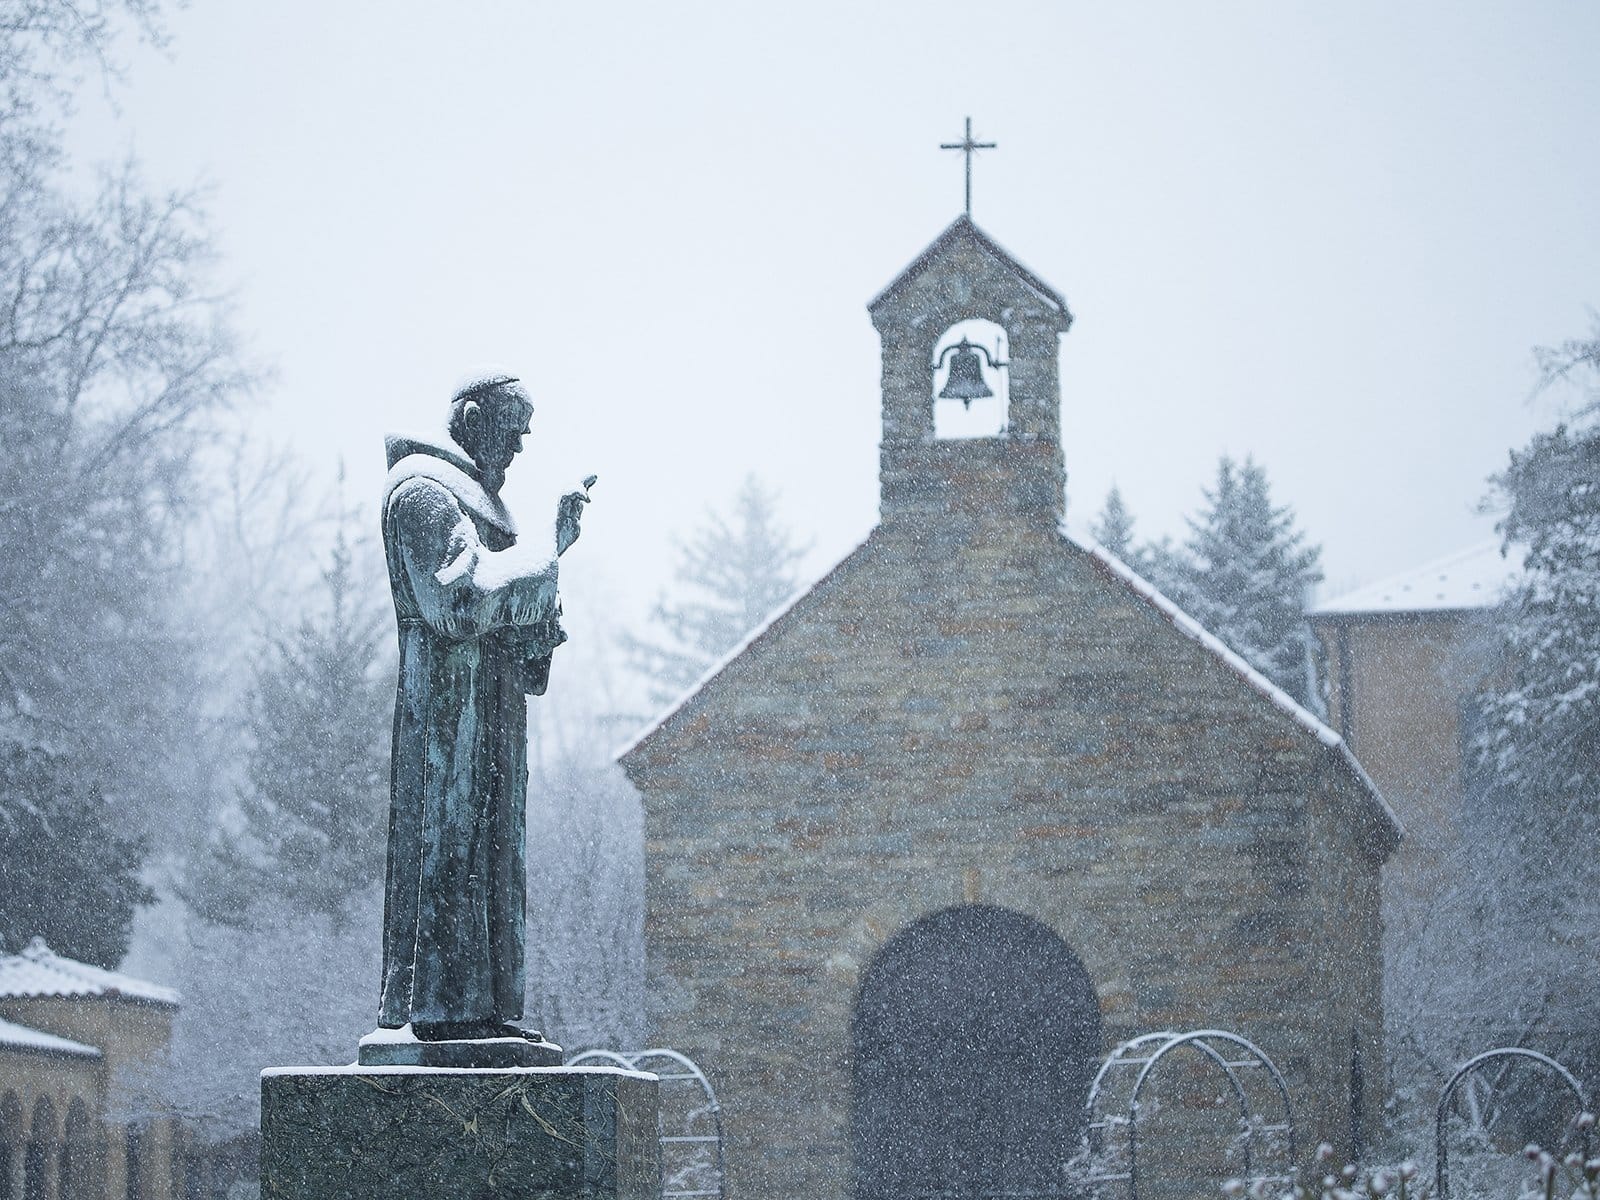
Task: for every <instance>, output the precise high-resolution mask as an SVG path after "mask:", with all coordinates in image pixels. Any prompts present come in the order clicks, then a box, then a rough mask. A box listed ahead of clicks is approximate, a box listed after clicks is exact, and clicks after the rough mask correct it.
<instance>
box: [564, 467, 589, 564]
mask: <svg viewBox="0 0 1600 1200" xmlns="http://www.w3.org/2000/svg"><path fill="white" fill-rule="evenodd" d="M596 478H597V477H596V476H594V475H590V476H589V477H588V478H586V479H585V480H584V481H583V486H582V487H581V488H579V489H578V490H577V491H575V492H568V493H567V494H566V495H565V496H563V497H561V500H560V501H559V503H557V505H556V553H557V554H565V553H566V552H567V547H568V546H570V545H572V543H573V542H575V541H577V540H578V535H579V534H580V533H582V532H583V528H582V526H581V525H580V524H579V522H581V521H582V519H583V506H584V505H585V504H587V503H589V489H590V488H592V487H593V486H594V484H595V479H596Z"/></svg>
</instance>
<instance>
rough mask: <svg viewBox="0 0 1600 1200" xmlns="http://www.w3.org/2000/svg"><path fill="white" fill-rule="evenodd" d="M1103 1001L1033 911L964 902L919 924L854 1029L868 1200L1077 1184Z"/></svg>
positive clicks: (876, 969)
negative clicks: (1075, 1166) (1076, 1162)
mask: <svg viewBox="0 0 1600 1200" xmlns="http://www.w3.org/2000/svg"><path fill="white" fill-rule="evenodd" d="M1100 1045H1101V1043H1100V1006H1099V1001H1098V999H1097V997H1096V994H1095V990H1094V986H1093V984H1092V983H1091V982H1090V979H1089V974H1088V972H1087V971H1086V970H1085V969H1084V966H1083V963H1082V962H1081V961H1080V960H1079V958H1078V956H1077V955H1076V954H1074V953H1073V952H1072V949H1071V948H1070V947H1069V946H1068V945H1067V944H1066V943H1065V942H1064V941H1062V940H1061V938H1059V937H1058V936H1056V934H1055V933H1054V931H1052V930H1051V929H1050V928H1049V927H1048V926H1046V925H1044V924H1043V923H1041V922H1039V921H1036V920H1034V919H1033V918H1032V917H1028V916H1024V915H1022V914H1021V913H1016V912H1012V911H1010V910H1008V909H1003V908H997V907H993V906H991V905H982V904H975V905H963V906H961V907H957V908H950V909H945V910H944V911H942V912H938V913H934V914H933V915H932V916H929V917H925V918H923V919H922V920H920V921H917V922H916V923H914V924H912V925H910V926H908V927H907V928H906V929H904V930H903V931H901V933H899V934H898V935H897V936H895V937H894V938H893V939H892V940H891V941H890V942H889V943H888V944H887V945H885V946H884V947H883V949H882V950H881V951H879V953H878V954H877V956H876V957H875V958H874V959H873V961H872V963H871V964H870V966H869V967H868V969H867V971H866V973H865V974H864V976H863V977H862V982H861V988H860V992H859V994H858V996H857V1000H856V1008H855V1014H854V1018H853V1020H852V1023H851V1048H852V1055H851V1063H852V1074H853V1080H852V1090H851V1106H850V1139H851V1154H852V1159H853V1164H854V1195H855V1197H856V1200H905V1198H906V1197H913V1196H931V1195H951V1196H984V1195H996V1194H1007V1193H1009V1194H1017V1193H1022V1194H1031V1195H1034V1196H1040V1195H1044V1196H1053V1195H1068V1194H1072V1191H1073V1189H1072V1182H1071V1176H1070V1168H1069V1164H1070V1163H1071V1161H1072V1159H1073V1158H1074V1157H1075V1156H1076V1155H1077V1153H1078V1151H1079V1149H1080V1147H1081V1145H1082V1142H1083V1134H1084V1125H1085V1120H1084V1115H1083V1114H1084V1098H1085V1096H1086V1094H1087V1092H1088V1086H1089V1081H1090V1079H1091V1078H1092V1076H1093V1074H1094V1071H1095V1068H1096V1066H1097V1065H1098V1064H1099V1059H1100Z"/></svg>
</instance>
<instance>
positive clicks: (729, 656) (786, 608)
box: [611, 530, 877, 762]
mask: <svg viewBox="0 0 1600 1200" xmlns="http://www.w3.org/2000/svg"><path fill="white" fill-rule="evenodd" d="M875 532H877V531H876V530H873V533H875ZM871 540H872V533H868V534H867V536H866V537H864V538H862V539H861V540H860V541H859V542H857V543H856V544H855V545H854V546H851V547H850V550H849V552H848V553H847V554H845V555H844V557H842V558H841V559H839V561H838V562H836V563H834V564H833V566H831V567H829V568H828V569H827V570H826V571H824V572H823V573H822V575H821V576H819V577H818V578H817V579H815V580H813V581H812V582H810V583H803V584H801V585H800V586H799V587H798V588H796V589H795V590H794V592H793V594H791V595H790V597H789V598H788V599H787V600H785V601H784V602H783V603H782V604H780V605H778V607H777V608H775V609H773V610H772V612H771V613H769V614H768V615H767V617H766V619H765V620H763V621H762V622H761V623H760V624H759V625H757V626H756V627H755V628H754V629H752V630H751V631H750V632H749V633H747V634H745V635H744V637H742V638H740V639H739V641H738V644H737V645H735V646H734V647H733V649H731V650H729V651H728V652H727V653H726V654H724V655H723V656H722V657H721V658H719V659H717V661H716V662H714V663H712V664H711V665H710V666H709V667H707V668H706V669H705V672H704V673H703V674H702V675H701V676H700V678H699V679H696V680H695V681H694V682H693V683H691V684H690V685H689V686H688V687H687V688H685V689H684V691H683V693H682V694H681V695H679V696H678V698H677V699H676V700H674V701H672V702H671V703H670V704H668V705H667V706H666V708H664V709H662V710H661V713H660V715H659V716H657V717H656V719H655V720H653V721H650V722H649V723H648V724H646V725H645V727H644V728H643V729H641V730H640V731H639V732H638V733H636V734H634V735H633V737H631V738H629V739H628V741H627V742H626V743H624V744H623V745H622V746H620V747H618V748H617V750H616V752H615V753H613V754H612V755H611V761H612V762H621V761H622V760H623V759H624V758H626V757H628V755H630V754H632V753H633V752H634V751H635V750H637V749H638V748H639V747H640V746H642V745H643V744H644V743H645V742H647V741H649V740H650V738H652V737H654V736H655V734H656V733H657V732H658V731H659V730H660V729H661V727H662V726H663V725H665V724H666V723H667V722H668V721H670V720H672V718H673V717H675V716H677V715H678V712H679V710H681V709H683V708H687V707H688V705H689V702H690V701H691V700H693V699H694V698H695V697H696V696H698V695H699V694H700V693H701V691H703V690H704V689H705V686H706V685H707V684H708V683H710V682H711V681H712V680H713V679H715V678H716V677H717V676H718V675H721V674H722V672H723V671H725V670H726V669H727V667H728V664H730V663H731V662H733V660H734V659H736V658H738V657H739V656H740V655H741V654H743V653H744V652H745V651H746V650H748V649H750V647H751V646H753V645H755V644H756V643H757V642H758V641H760V640H761V638H762V637H763V636H765V635H766V633H767V631H768V630H770V629H771V628H772V627H773V626H774V625H776V624H777V623H778V622H779V621H781V620H783V618H784V617H786V616H788V615H789V613H790V611H791V610H792V609H793V608H794V606H795V605H797V604H799V603H800V601H802V600H804V599H805V598H806V597H807V596H809V595H810V594H811V593H812V592H814V591H816V590H817V589H818V588H819V587H821V586H822V585H823V584H825V583H827V582H828V580H830V579H832V578H833V577H834V576H835V575H836V574H838V572H839V570H840V569H841V568H842V567H843V566H844V565H845V563H847V562H849V561H850V560H851V559H852V558H854V557H855V556H856V553H857V551H859V550H860V549H861V547H863V546H865V545H866V544H867V543H868V542H869V541H871Z"/></svg>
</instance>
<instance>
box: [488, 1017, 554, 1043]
mask: <svg viewBox="0 0 1600 1200" xmlns="http://www.w3.org/2000/svg"><path fill="white" fill-rule="evenodd" d="M495 1036H496V1037H513V1038H521V1039H522V1040H523V1041H525V1042H542V1041H544V1034H542V1033H540V1032H539V1031H538V1030H537V1029H524V1028H523V1027H522V1026H521V1025H518V1024H516V1023H515V1022H513V1021H507V1022H505V1023H504V1024H502V1025H501V1026H500V1032H499V1033H497V1034H495Z"/></svg>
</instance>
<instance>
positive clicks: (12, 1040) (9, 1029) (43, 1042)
mask: <svg viewBox="0 0 1600 1200" xmlns="http://www.w3.org/2000/svg"><path fill="white" fill-rule="evenodd" d="M0 1050H21V1051H24V1052H25V1053H28V1054H64V1055H67V1056H69V1057H71V1058H99V1057H100V1051H99V1050H97V1049H95V1048H94V1047H93V1046H86V1045H84V1044H83V1043H82V1042H74V1041H72V1040H71V1039H69V1038H64V1037H57V1036H56V1035H55V1034H53V1033H45V1032H44V1031H43V1030H42V1029H29V1028H28V1027H27V1026H26V1025H18V1024H17V1023H16V1022H15V1021H7V1020H5V1019H4V1018H0Z"/></svg>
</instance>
